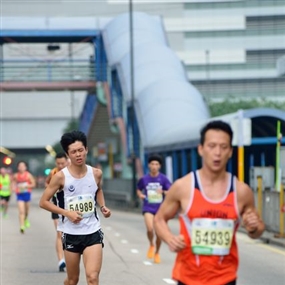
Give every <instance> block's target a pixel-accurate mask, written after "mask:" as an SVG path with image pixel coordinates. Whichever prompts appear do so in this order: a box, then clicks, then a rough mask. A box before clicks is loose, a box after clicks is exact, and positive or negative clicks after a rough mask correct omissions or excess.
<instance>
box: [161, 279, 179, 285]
mask: <svg viewBox="0 0 285 285" xmlns="http://www.w3.org/2000/svg"><path fill="white" fill-rule="evenodd" d="M162 280H163V281H164V282H165V283H167V284H176V281H174V280H172V279H170V278H163V279H162Z"/></svg>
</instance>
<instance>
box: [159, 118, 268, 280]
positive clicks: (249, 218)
mask: <svg viewBox="0 0 285 285" xmlns="http://www.w3.org/2000/svg"><path fill="white" fill-rule="evenodd" d="M232 136H233V133H232V130H231V127H230V126H229V125H228V124H227V123H225V122H222V121H212V122H210V123H208V124H207V125H206V126H205V127H204V128H203V129H202V130H201V138H200V144H199V147H198V152H199V155H200V156H201V158H202V160H203V166H202V168H201V169H199V170H198V171H195V172H191V173H189V174H187V175H186V176H184V177H182V178H180V179H178V180H177V181H175V183H174V184H173V185H172V187H171V188H170V190H169V192H168V195H167V196H166V199H165V201H164V202H163V204H162V205H161V207H160V209H159V211H158V213H157V214H156V216H155V230H156V232H157V234H158V235H159V236H160V237H161V239H162V240H163V241H164V242H166V243H167V244H168V246H169V249H170V250H171V251H173V252H177V256H176V261H175V264H174V267H173V272H172V277H173V279H174V280H177V282H178V283H177V284H178V285H209V284H210V285H235V284H236V279H237V270H238V251H237V243H236V237H235V234H236V230H237V228H238V226H239V222H240V220H241V221H242V222H243V225H244V227H245V229H246V230H247V232H248V235H249V237H251V238H258V237H260V236H261V234H262V233H263V231H264V224H263V222H262V220H261V219H260V218H259V215H258V213H257V211H256V209H255V206H254V196H253V193H252V190H251V189H250V188H249V186H248V185H247V184H245V183H243V182H241V181H238V179H237V178H236V177H235V176H233V175H232V174H231V173H228V172H227V171H226V165H227V162H228V160H229V159H230V157H231V155H232V144H231V141H232ZM177 212H179V223H180V234H179V235H174V234H173V233H172V232H171V231H170V228H169V227H168V225H167V222H168V220H169V219H172V218H174V217H175V215H176V213H177Z"/></svg>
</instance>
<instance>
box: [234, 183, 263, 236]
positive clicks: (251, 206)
mask: <svg viewBox="0 0 285 285" xmlns="http://www.w3.org/2000/svg"><path fill="white" fill-rule="evenodd" d="M239 185H240V187H239V192H240V195H239V196H240V199H241V201H242V203H243V205H244V206H243V210H242V213H241V216H242V221H243V225H244V227H245V229H246V231H247V233H248V236H249V237H251V238H253V239H256V238H259V237H260V236H261V235H262V233H263V231H264V229H265V225H264V223H263V221H262V219H261V218H260V216H259V214H258V212H257V210H256V208H255V203H254V195H253V192H252V190H251V189H250V187H249V186H248V185H247V184H245V183H241V182H240V184H239Z"/></svg>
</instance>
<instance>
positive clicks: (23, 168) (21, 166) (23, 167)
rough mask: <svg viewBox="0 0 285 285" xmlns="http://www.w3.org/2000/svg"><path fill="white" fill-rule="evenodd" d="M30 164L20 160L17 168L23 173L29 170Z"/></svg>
mask: <svg viewBox="0 0 285 285" xmlns="http://www.w3.org/2000/svg"><path fill="white" fill-rule="evenodd" d="M27 168H28V166H27V163H26V162H25V161H19V162H18V164H17V169H18V171H19V172H20V173H23V172H25V171H26V170H27Z"/></svg>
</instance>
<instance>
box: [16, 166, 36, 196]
mask: <svg viewBox="0 0 285 285" xmlns="http://www.w3.org/2000/svg"><path fill="white" fill-rule="evenodd" d="M30 182H31V181H30V179H29V172H28V171H25V172H23V173H17V188H16V193H17V194H20V193H31V192H32V189H31V188H28V187H27V185H28V184H30Z"/></svg>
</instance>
